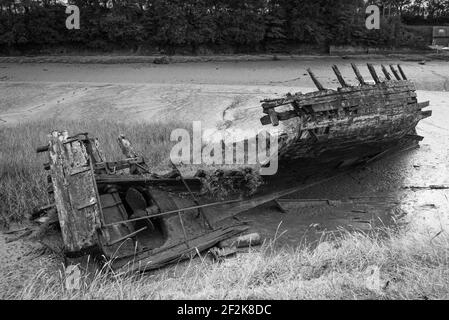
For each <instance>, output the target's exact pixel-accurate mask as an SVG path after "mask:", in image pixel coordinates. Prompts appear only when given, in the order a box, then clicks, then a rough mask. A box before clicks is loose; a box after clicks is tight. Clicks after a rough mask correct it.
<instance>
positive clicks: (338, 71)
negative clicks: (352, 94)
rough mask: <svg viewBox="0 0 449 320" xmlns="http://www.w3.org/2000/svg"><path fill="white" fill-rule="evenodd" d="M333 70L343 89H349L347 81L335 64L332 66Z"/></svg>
mask: <svg viewBox="0 0 449 320" xmlns="http://www.w3.org/2000/svg"><path fill="white" fill-rule="evenodd" d="M332 70H334V73H335V75H336V76H337V79H338V82H340V84H341V86H342V87H343V88H345V87H348V84H347V83H346V81H345V79H344V78H343V76H342V75H341V73H340V70H338V67H337V66H336V65H335V64H334V65H333V66H332Z"/></svg>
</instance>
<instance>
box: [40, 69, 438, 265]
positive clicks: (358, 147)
mask: <svg viewBox="0 0 449 320" xmlns="http://www.w3.org/2000/svg"><path fill="white" fill-rule="evenodd" d="M352 68H353V70H354V72H355V76H356V78H357V79H358V81H359V85H357V86H350V85H348V84H347V82H346V81H345V79H344V78H343V76H342V75H341V73H340V71H339V69H338V68H337V66H333V71H334V72H335V75H336V77H337V79H338V81H339V83H340V85H341V87H339V88H338V89H337V90H333V89H326V88H324V87H323V85H322V84H321V83H320V82H319V80H318V79H317V77H316V76H315V75H314V73H313V72H312V71H311V70H308V73H309V75H310V77H311V78H312V80H313V82H314V84H315V85H316V87H317V89H318V90H317V91H314V92H310V93H304V94H303V93H300V92H298V93H294V94H287V95H285V96H283V97H281V98H275V99H265V100H262V101H261V103H262V111H263V113H264V115H263V116H262V117H261V119H260V121H261V123H262V124H263V125H265V126H273V127H278V129H279V130H278V131H279V132H280V133H281V134H280V135H279V149H278V159H279V160H278V161H279V169H278V172H277V173H276V174H275V175H272V176H264V177H263V178H262V177H257V178H255V174H254V173H253V172H252V171H251V170H250V169H244V170H230V171H226V172H225V171H221V172H220V173H219V174H218V175H217V179H216V181H215V182H216V183H218V184H219V183H221V182H225V183H226V184H227V185H232V186H235V188H234V191H236V192H234V193H230V194H229V195H227V196H226V199H223V198H222V197H220V199H217V198H214V196H211V195H210V194H209V195H204V192H201V190H202V189H203V187H204V186H203V184H204V181H205V180H204V176H202V175H200V174H199V175H195V176H191V177H183V175H182V174H181V173H180V171H179V170H178V168H177V167H176V166H175V165H173V170H172V171H171V172H169V173H167V174H164V175H160V174H156V173H154V172H152V171H151V168H149V167H148V166H147V164H146V163H145V160H144V157H142V156H141V155H139V154H138V153H137V152H135V150H134V149H133V147H132V144H131V142H130V141H128V140H127V139H126V137H125V136H123V135H121V136H120V137H119V138H118V143H119V144H120V146H121V149H122V151H123V154H124V158H123V160H120V161H115V162H107V161H105V157H104V155H103V153H102V151H101V147H100V143H99V141H98V140H97V139H95V138H92V137H90V136H89V135H88V133H80V134H76V135H72V136H69V134H68V133H67V132H66V131H62V132H60V131H54V132H52V133H51V134H50V135H49V142H48V145H46V146H43V147H39V148H38V152H47V153H48V162H47V163H45V165H44V167H45V169H46V170H48V172H49V175H48V182H49V187H48V192H49V193H50V194H51V198H52V199H54V201H53V202H52V203H51V204H50V205H48V206H46V207H45V208H43V210H40V213H39V215H40V216H42V215H46V214H48V213H49V212H51V211H53V213H55V212H56V214H57V223H58V225H59V227H60V230H61V234H62V239H63V242H64V251H65V254H66V255H68V256H80V255H86V254H94V255H101V256H104V257H106V259H108V260H109V261H111V265H112V267H113V268H114V269H122V268H126V270H141V271H145V270H150V269H154V268H159V267H162V266H164V265H166V264H169V263H172V262H176V261H179V260H180V259H183V258H188V257H189V256H191V255H192V254H195V253H196V252H199V251H204V250H207V249H210V248H212V247H214V246H216V245H217V244H218V243H220V242H221V241H223V240H226V239H232V238H235V237H236V236H239V235H241V234H243V233H245V232H247V231H248V225H246V224H245V223H244V222H242V221H240V220H238V219H235V218H234V217H235V216H236V215H237V214H238V213H241V212H243V211H245V210H248V209H251V208H253V207H256V206H259V205H261V204H263V203H266V202H269V201H273V200H274V201H276V199H279V198H281V197H283V196H285V195H287V194H290V193H293V192H297V191H300V190H301V189H305V188H307V187H310V186H311V185H313V184H318V183H323V182H324V181H326V180H328V179H332V178H335V177H336V176H338V175H339V174H343V173H345V172H347V171H348V170H352V168H354V166H358V165H365V164H367V163H369V162H372V161H375V160H377V159H380V158H381V157H384V156H387V155H389V154H393V153H397V152H399V151H404V150H408V149H411V148H415V147H417V146H418V143H419V141H421V140H422V139H423V137H421V136H419V135H417V133H416V126H417V124H418V122H419V121H420V120H422V119H424V118H426V117H429V116H431V111H423V110H422V109H423V108H425V107H427V106H429V102H428V101H426V102H418V100H417V95H416V92H415V90H416V89H415V86H414V84H413V83H412V82H411V81H409V80H408V79H407V77H406V75H405V73H404V71H403V69H402V68H401V66H399V65H398V66H397V69H396V68H395V66H393V65H391V66H390V70H391V74H390V72H389V71H388V70H387V68H386V67H385V66H381V70H382V72H383V77H382V78H381V77H380V76H379V75H378V74H377V73H376V70H375V68H374V66H372V65H371V64H368V70H369V72H370V74H371V76H372V78H373V80H374V83H368V82H366V81H365V80H364V79H363V77H362V75H361V74H360V72H359V70H358V68H357V67H356V66H355V65H354V64H353V65H352ZM264 165H267V163H265V164H264ZM248 186H249V187H248ZM248 188H249V189H251V191H250V192H247V191H248ZM245 190H246V191H245ZM39 215H37V216H39Z"/></svg>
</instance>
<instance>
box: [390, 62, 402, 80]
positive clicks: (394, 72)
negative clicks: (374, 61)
mask: <svg viewBox="0 0 449 320" xmlns="http://www.w3.org/2000/svg"><path fill="white" fill-rule="evenodd" d="M390 69H391V72H393V74H394V76H395V78H396V79H397V80H401V77H400V76H399V73H398V72H397V71H396V69H395V68H394V66H393V65H392V64H390Z"/></svg>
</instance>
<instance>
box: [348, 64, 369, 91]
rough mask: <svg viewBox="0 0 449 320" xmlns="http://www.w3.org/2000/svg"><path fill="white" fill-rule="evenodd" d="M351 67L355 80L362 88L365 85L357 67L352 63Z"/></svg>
mask: <svg viewBox="0 0 449 320" xmlns="http://www.w3.org/2000/svg"><path fill="white" fill-rule="evenodd" d="M351 67H352V70H354V73H355V76H356V78H357V80H359V83H360V85H362V86H364V85H366V82H365V80H364V79H363V77H362V74H361V73H360V71H359V69H358V68H357V66H356V65H355V64H354V63H351Z"/></svg>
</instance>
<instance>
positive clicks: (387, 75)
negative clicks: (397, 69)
mask: <svg viewBox="0 0 449 320" xmlns="http://www.w3.org/2000/svg"><path fill="white" fill-rule="evenodd" d="M382 72H383V73H384V75H385V78H387V80H391V74H389V73H388V70H387V68H385V66H384V65H382Z"/></svg>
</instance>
